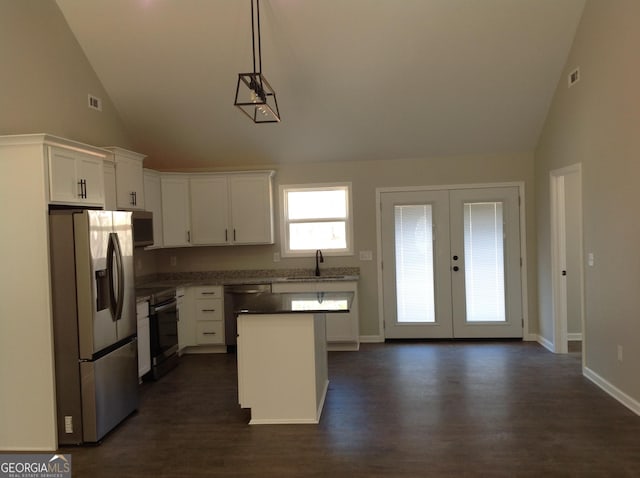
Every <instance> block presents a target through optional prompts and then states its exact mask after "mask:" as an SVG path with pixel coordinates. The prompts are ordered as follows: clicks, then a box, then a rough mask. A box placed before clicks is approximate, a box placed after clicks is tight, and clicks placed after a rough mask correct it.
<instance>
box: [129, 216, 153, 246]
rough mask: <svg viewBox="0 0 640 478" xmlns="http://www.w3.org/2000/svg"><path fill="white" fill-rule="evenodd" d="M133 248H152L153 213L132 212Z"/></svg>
mask: <svg viewBox="0 0 640 478" xmlns="http://www.w3.org/2000/svg"><path fill="white" fill-rule="evenodd" d="M131 225H132V226H133V247H145V246H153V213H152V212H150V211H132V214H131Z"/></svg>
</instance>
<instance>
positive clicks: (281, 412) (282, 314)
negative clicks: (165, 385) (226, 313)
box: [237, 292, 353, 425]
mask: <svg viewBox="0 0 640 478" xmlns="http://www.w3.org/2000/svg"><path fill="white" fill-rule="evenodd" d="M352 300H353V293H352V292H317V293H286V294H274V293H264V294H257V295H256V296H255V298H254V299H253V300H252V301H250V302H248V303H245V304H243V309H242V310H238V311H237V312H238V319H237V321H238V344H237V358H238V401H239V403H240V406H241V407H242V408H251V421H250V422H249V423H250V424H251V425H256V424H282V423H299V424H300V423H318V422H319V421H320V415H321V414H322V407H323V405H324V400H325V397H326V394H327V388H328V386H329V377H328V369H327V341H326V332H325V326H326V324H325V313H327V312H334V313H335V312H345V313H346V312H348V311H349V307H350V305H351V301H352Z"/></svg>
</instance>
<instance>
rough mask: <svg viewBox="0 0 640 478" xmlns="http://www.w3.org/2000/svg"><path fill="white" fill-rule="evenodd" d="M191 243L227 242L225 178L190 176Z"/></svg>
mask: <svg viewBox="0 0 640 478" xmlns="http://www.w3.org/2000/svg"><path fill="white" fill-rule="evenodd" d="M189 186H190V189H191V191H190V194H191V233H192V236H191V243H192V244H198V245H204V244H227V243H228V242H229V226H228V221H227V217H228V209H229V208H228V202H227V178H226V177H225V176H197V177H194V176H192V177H191V179H190V183H189Z"/></svg>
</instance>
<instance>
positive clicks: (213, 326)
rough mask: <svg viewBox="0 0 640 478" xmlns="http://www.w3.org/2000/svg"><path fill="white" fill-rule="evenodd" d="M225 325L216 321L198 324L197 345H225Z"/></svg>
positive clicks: (199, 322) (201, 321)
mask: <svg viewBox="0 0 640 478" xmlns="http://www.w3.org/2000/svg"><path fill="white" fill-rule="evenodd" d="M223 325H224V323H223V322H221V321H215V320H207V321H203V320H200V321H198V322H197V323H196V343H197V344H199V345H200V344H223V343H224V328H223Z"/></svg>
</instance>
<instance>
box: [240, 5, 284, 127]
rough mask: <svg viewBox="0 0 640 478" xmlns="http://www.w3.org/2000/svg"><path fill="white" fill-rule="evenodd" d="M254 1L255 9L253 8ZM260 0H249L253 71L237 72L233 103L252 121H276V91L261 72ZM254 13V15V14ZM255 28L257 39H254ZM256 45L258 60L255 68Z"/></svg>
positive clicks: (278, 117) (277, 115)
mask: <svg viewBox="0 0 640 478" xmlns="http://www.w3.org/2000/svg"><path fill="white" fill-rule="evenodd" d="M254 1H255V9H254V5H253V4H254ZM259 2H260V0H251V43H252V45H251V46H252V49H253V72H252V73H238V85H237V86H236V100H235V102H234V105H236V106H237V107H238V108H240V109H241V110H242V112H243V113H244V114H246V115H247V116H248V117H249V118H251V120H252V121H253V122H254V123H278V122H279V121H280V111H279V110H278V101H277V99H276V92H275V91H273V88H271V85H270V84H269V82H268V81H267V79H266V78H265V77H264V75H263V74H262V48H261V44H260V3H259ZM254 14H255V15H254ZM256 30H257V33H258V35H257V40H256ZM256 47H257V50H258V57H257V58H258V62H257V66H258V67H257V69H256Z"/></svg>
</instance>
